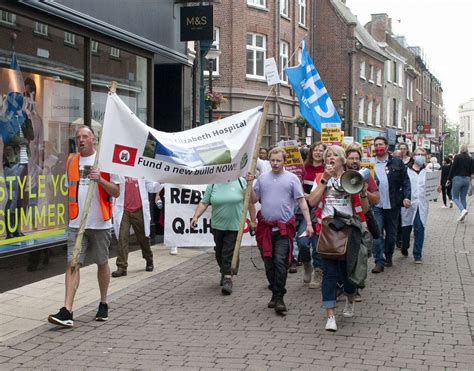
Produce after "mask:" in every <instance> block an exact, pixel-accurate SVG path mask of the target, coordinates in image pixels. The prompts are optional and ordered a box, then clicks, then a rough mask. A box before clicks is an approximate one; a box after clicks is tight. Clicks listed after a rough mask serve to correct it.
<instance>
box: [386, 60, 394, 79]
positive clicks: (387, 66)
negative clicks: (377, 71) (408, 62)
mask: <svg viewBox="0 0 474 371" xmlns="http://www.w3.org/2000/svg"><path fill="white" fill-rule="evenodd" d="M391 63H392V61H385V71H387V81H388V82H392V74H391V73H390V71H391Z"/></svg>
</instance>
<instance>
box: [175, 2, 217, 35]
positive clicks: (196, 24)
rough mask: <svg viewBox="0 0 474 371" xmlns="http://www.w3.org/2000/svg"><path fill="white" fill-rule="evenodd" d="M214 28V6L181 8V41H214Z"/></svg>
mask: <svg viewBox="0 0 474 371" xmlns="http://www.w3.org/2000/svg"><path fill="white" fill-rule="evenodd" d="M213 27H214V20H213V7H212V5H209V6H186V7H182V8H181V41H194V40H212V39H213Z"/></svg>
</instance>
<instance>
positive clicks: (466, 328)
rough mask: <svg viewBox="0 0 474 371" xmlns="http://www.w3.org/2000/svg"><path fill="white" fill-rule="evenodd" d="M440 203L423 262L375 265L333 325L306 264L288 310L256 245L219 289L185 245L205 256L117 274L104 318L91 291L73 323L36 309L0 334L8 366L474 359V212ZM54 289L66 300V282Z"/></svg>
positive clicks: (421, 363) (352, 364)
mask: <svg viewBox="0 0 474 371" xmlns="http://www.w3.org/2000/svg"><path fill="white" fill-rule="evenodd" d="M469 202H470V206H469V208H470V209H471V210H474V208H473V204H474V201H473V198H470V199H469ZM440 207H441V204H440V202H437V203H431V205H430V215H429V221H428V226H427V230H426V237H425V245H424V260H423V264H421V265H415V264H414V260H413V258H412V257H411V256H410V257H408V258H404V257H403V256H402V255H401V254H400V252H399V251H398V250H397V251H396V253H395V255H394V259H393V262H394V265H393V267H391V268H386V269H385V272H384V273H382V274H378V275H374V274H371V273H369V279H368V282H367V287H366V288H365V289H364V290H363V291H362V297H363V301H362V302H361V303H356V306H355V311H356V316H355V317H353V318H349V319H346V318H343V317H342V315H341V312H342V308H343V305H344V302H343V301H340V302H339V303H338V308H337V309H338V315H337V322H338V327H339V329H338V331H337V332H336V333H329V332H326V331H325V330H324V325H325V314H324V310H323V308H322V305H321V292H320V290H311V289H308V288H307V287H305V286H304V285H303V283H302V269H300V271H299V272H298V273H296V274H291V275H289V279H288V284H287V288H288V294H287V295H286V296H285V302H286V304H287V307H288V314H287V315H286V316H278V315H276V314H275V312H274V311H273V310H272V309H268V308H267V302H268V300H269V299H270V297H271V293H270V292H269V291H268V289H267V288H266V281H265V274H264V271H263V264H262V261H261V260H260V258H259V256H258V254H257V251H256V249H255V248H252V247H245V248H242V254H241V265H240V272H239V275H238V276H236V277H234V292H233V294H232V295H231V296H222V295H221V293H220V287H219V278H220V275H219V272H218V269H217V264H216V262H215V260H214V256H213V254H204V253H202V252H203V251H202V250H199V251H195V250H191V249H186V250H185V249H180V255H181V253H182V252H183V251H184V250H185V251H186V253H187V252H188V251H189V252H190V253H191V252H194V253H196V256H194V257H189V258H187V259H185V261H183V262H181V263H180V264H177V265H175V266H173V267H171V268H169V269H165V270H163V271H160V272H156V274H154V275H152V276H146V278H145V279H141V280H138V279H137V280H136V281H134V282H133V276H130V275H129V276H127V277H121V278H119V279H117V280H120V281H121V282H120V284H123V285H125V287H123V288H121V289H118V291H115V292H114V293H113V294H112V295H111V296H110V303H109V306H110V311H109V321H107V322H95V321H94V320H93V319H94V315H95V312H96V309H97V308H96V305H97V302H96V301H95V302H94V301H93V299H94V298H93V297H92V296H91V297H90V300H88V303H89V304H88V305H86V306H84V307H82V308H81V309H80V310H77V309H76V311H75V315H74V320H75V327H74V328H73V329H61V328H56V327H54V326H53V325H50V324H48V323H46V322H45V320H46V317H45V316H43V314H42V317H41V316H38V317H35V318H37V319H36V320H37V321H39V320H40V319H41V318H42V319H43V323H44V324H42V325H40V326H39V327H36V328H34V329H33V330H29V331H26V332H25V331H23V330H22V331H20V332H21V333H20V334H18V335H16V336H14V337H10V338H9V339H6V340H4V341H3V342H1V343H0V370H9V369H33V368H35V369H53V370H65V369H73V370H76V369H77V370H83V369H95V370H98V369H148V370H211V369H212V370H215V369H225V370H228V369H247V370H290V369H302V370H316V369H317V370H326V369H341V370H342V369H364V370H371V369H382V370H392V369H393V370H398V369H409V370H445V369H464V370H473V369H474V346H473V340H474V228H473V225H474V215H473V214H469V215H468V216H467V218H466V220H465V222H463V223H456V218H457V216H458V212H457V211H456V209H441V208H440ZM411 251H412V250H410V252H411ZM166 254H167V252H166ZM183 254H184V253H183ZM180 255H178V257H179V256H180ZM163 258H164V256H163ZM157 260H158V261H159V259H157ZM370 266H372V264H370ZM140 268H142V267H141V265H140ZM91 270H92V271H94V269H93V268H91ZM154 273H155V272H154ZM140 275H141V276H142V277H145V275H144V273H140ZM61 279H62V277H55V280H58V281H61ZM129 280H130V281H129ZM111 282H112V284H118V281H115V280H112V281H111ZM116 282H117V283H116ZM42 284H43V283H42V282H38V283H36V284H34V285H37V288H38V289H37V292H33V294H31V293H30V295H31V298H33V299H32V300H30V302H29V303H30V305H31V308H30V310H29V312H28V313H29V316H30V317H31V319H30V320H34V319H35V318H33V316H34V314H35V313H36V312H37V311H38V312H39V311H43V312H45V311H44V310H43V305H42V304H41V303H42V302H43V301H44V297H43V295H42V294H39V293H40V292H41V293H44V292H45V291H44V290H41V289H40V287H41V285H42ZM83 285H84V286H87V287H90V288H91V289H92V287H94V288H95V289H96V290H97V287H96V282H95V276H93V275H89V276H88V277H87V278H86V277H85V276H83V277H82V282H81V286H83ZM32 286H33V285H32ZM26 289H29V290H32V289H33V288H31V287H30V288H25V290H26ZM47 289H48V290H47V291H50V289H49V287H47ZM20 290H21V289H20ZM51 290H52V289H51ZM33 291H34V290H33ZM58 291H59V286H58ZM87 292H88V290H86V291H84V292H81V291H80V292H79V293H78V298H79V300H82V299H81V296H82V295H87ZM3 295H12V294H11V292H8V293H5V294H3ZM3 295H1V296H0V299H3ZM19 295H20V294H19ZM25 295H26V294H25ZM33 295H37V297H36V299H35V297H34V296H33ZM57 295H58V298H57V299H56V300H55V301H56V304H59V303H60V302H61V301H62V295H63V291H61V293H60V294H57ZM95 295H97V291H96V292H95ZM23 297H25V296H23ZM95 299H96V298H95ZM12 300H15V299H14V298H12V299H11V300H10V301H12ZM18 300H19V303H23V302H21V300H20V299H18ZM86 301H87V300H86ZM36 303H39V304H36ZM91 303H93V304H91ZM3 305H4V304H3V300H2V304H1V306H2V308H3ZM21 305H25V303H23V304H21ZM59 306H60V305H56V307H55V308H54V309H55V310H57V307H59ZM78 306H80V305H78ZM16 307H19V306H18V304H17V305H16ZM3 313H4V312H3V309H2V315H1V317H0V318H2V322H1V323H0V326H1V327H2V331H3V327H4V326H5V324H4V323H3V315H4V314H3ZM10 314H12V313H10ZM22 318H24V319H25V320H28V317H27V316H26V317H22ZM20 322H21V321H20ZM7 324H8V322H7ZM18 326H20V324H18Z"/></svg>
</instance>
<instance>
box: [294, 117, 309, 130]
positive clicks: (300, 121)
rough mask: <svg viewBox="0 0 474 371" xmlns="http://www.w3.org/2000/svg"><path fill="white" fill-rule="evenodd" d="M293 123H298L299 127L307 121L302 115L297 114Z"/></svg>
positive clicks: (303, 125) (302, 126)
mask: <svg viewBox="0 0 474 371" xmlns="http://www.w3.org/2000/svg"><path fill="white" fill-rule="evenodd" d="M294 122H295V124H296V125H298V126H299V127H300V128H304V127H305V126H306V125H307V124H308V122H307V121H306V119H305V118H304V117H303V116H301V115H300V116H298V117H296V118H295V121H294Z"/></svg>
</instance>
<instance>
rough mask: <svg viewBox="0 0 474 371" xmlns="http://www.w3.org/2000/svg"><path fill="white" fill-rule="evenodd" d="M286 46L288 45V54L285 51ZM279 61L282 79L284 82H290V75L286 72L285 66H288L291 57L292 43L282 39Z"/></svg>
mask: <svg viewBox="0 0 474 371" xmlns="http://www.w3.org/2000/svg"><path fill="white" fill-rule="evenodd" d="M284 47H286V54H284V53H283V51H284ZM279 57H280V58H279V62H280V80H281V81H282V82H283V83H286V84H288V75H287V74H286V73H285V70H284V69H285V67H287V66H288V63H289V59H290V43H288V42H286V41H285V40H280V50H279Z"/></svg>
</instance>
